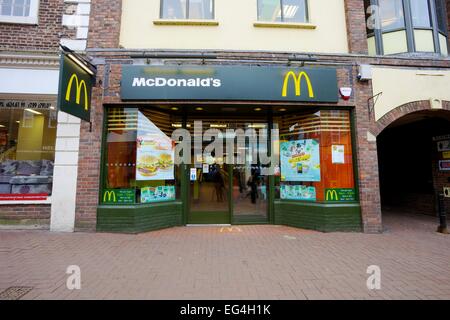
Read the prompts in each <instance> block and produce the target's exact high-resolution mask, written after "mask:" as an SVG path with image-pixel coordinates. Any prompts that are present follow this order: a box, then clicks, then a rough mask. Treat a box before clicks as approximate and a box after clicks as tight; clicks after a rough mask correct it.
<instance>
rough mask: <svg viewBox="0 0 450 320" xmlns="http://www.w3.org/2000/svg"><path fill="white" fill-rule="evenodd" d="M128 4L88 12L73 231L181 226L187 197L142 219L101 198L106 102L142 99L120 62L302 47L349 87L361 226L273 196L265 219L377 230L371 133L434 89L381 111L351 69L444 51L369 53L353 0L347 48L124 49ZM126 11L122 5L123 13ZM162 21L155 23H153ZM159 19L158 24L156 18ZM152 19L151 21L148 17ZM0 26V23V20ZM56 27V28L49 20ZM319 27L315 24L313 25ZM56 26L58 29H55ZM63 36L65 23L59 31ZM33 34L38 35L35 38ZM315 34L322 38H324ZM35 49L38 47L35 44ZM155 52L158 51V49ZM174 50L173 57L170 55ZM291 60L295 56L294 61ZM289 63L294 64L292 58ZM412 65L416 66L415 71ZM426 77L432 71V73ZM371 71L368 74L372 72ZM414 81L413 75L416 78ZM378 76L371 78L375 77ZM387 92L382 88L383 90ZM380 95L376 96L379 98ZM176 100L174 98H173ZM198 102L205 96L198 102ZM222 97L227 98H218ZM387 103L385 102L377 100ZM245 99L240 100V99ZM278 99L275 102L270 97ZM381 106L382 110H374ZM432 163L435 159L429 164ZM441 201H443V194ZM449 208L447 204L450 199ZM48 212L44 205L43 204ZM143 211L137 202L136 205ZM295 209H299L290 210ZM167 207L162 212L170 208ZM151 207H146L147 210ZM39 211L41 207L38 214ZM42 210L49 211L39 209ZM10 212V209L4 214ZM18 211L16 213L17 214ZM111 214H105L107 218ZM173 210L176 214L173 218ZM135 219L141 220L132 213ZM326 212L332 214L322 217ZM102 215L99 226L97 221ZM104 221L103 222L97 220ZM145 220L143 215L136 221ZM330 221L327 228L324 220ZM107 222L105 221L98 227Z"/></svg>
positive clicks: (219, 58) (221, 60) (199, 62)
mask: <svg viewBox="0 0 450 320" xmlns="http://www.w3.org/2000/svg"><path fill="white" fill-rule="evenodd" d="M129 4H130V3H129V2H127V1H121V0H114V1H103V0H99V1H95V2H93V3H92V5H91V16H90V22H89V26H90V27H89V36H88V42H87V50H86V51H87V57H88V59H90V60H91V62H92V63H94V64H95V65H96V66H97V68H98V69H97V85H96V86H95V88H94V89H93V96H92V113H91V118H92V119H91V121H92V127H91V126H90V125H89V124H88V123H85V122H82V123H81V125H80V138H79V154H78V165H77V168H78V170H77V184H76V185H77V187H76V188H77V189H76V206H75V222H74V225H75V230H80V231H95V230H105V231H127V232H128V231H130V232H138V231H144V230H152V229H157V228H161V227H167V226H171V225H183V224H186V223H188V222H189V221H186V217H185V216H184V215H185V213H184V210H185V208H186V204H185V203H184V202H183V203H181V204H180V208H181V209H180V211H177V210H178V209H176V210H174V211H176V213H173V212H172V211H171V210H172V209H170V210H169V209H167V208H165V207H164V208H162V207H160V206H155V208H156V209H148V211H151V210H156V212H158V210H160V211H161V212H163V213H164V212H165V211H164V210H169V211H170V213H168V214H167V215H163V213H161V215H158V214H157V213H154V215H155V219H154V221H148V219H150V218H148V219H147V220H146V218H142V217H141V216H140V215H141V213H140V211H139V210H141V209H140V208H138V206H136V208H134V209H133V210H136V214H135V215H134V216H133V217H131V218H129V217H124V216H123V215H122V212H123V210H122V211H121V212H116V211H114V210H113V209H112V208H111V207H110V206H104V205H102V204H101V200H100V199H101V195H102V188H103V187H102V150H103V149H104V143H105V142H104V130H105V129H104V128H105V124H104V123H105V117H106V111H105V110H106V108H107V107H114V106H125V107H133V106H135V105H136V104H144V105H145V103H144V102H142V101H140V102H133V101H125V100H124V99H122V97H121V81H122V68H123V66H124V65H133V64H136V63H137V64H139V63H142V61H141V60H143V59H140V58H139V57H138V56H139V55H143V54H144V55H145V53H147V54H148V56H151V55H154V56H153V58H152V57H150V58H145V59H147V62H146V63H149V65H152V64H155V65H157V66H161V65H166V66H173V65H180V66H192V65H195V66H205V65H206V66H212V67H214V66H220V65H227V66H245V65H262V66H269V67H270V66H279V65H280V64H286V63H287V61H289V58H290V57H292V55H297V54H298V55H302V56H304V55H305V54H308V55H309V56H308V57H313V60H312V61H309V62H307V63H308V66H312V67H317V68H320V67H324V66H332V67H333V68H335V69H336V73H337V82H338V87H337V88H336V90H338V88H343V87H349V88H352V90H353V91H352V95H351V97H350V99H349V100H343V99H342V98H339V100H338V102H337V103H336V104H334V105H333V108H335V109H340V108H343V109H345V110H350V111H351V113H352V123H353V139H354V141H353V143H354V144H353V145H354V147H355V150H354V159H355V160H356V163H355V164H354V166H355V176H356V182H357V184H358V185H357V189H358V191H359V194H358V206H359V210H360V211H359V212H360V221H359V223H360V228H357V227H356V228H355V220H354V216H352V217H347V216H346V215H345V214H342V216H340V217H338V218H337V217H336V216H334V215H331V214H330V216H327V214H324V215H323V216H321V218H320V219H322V220H320V221H319V220H315V219H318V218H316V217H313V216H312V215H311V216H310V215H308V214H307V213H306V211H305V212H304V213H302V211H301V210H302V209H295V207H294V208H291V207H288V206H286V204H285V203H283V201H279V202H277V201H275V204H269V206H273V207H274V208H272V209H271V210H272V211H273V212H272V216H271V218H270V219H271V220H270V222H271V223H278V224H287V225H292V226H298V227H306V228H314V229H318V230H323V231H333V230H362V231H364V232H367V233H377V232H381V231H382V230H383V229H382V213H381V212H382V207H381V205H382V201H381V198H380V176H379V163H378V148H377V136H379V134H381V132H383V130H384V129H386V128H387V127H389V126H390V125H392V124H393V123H394V122H395V121H396V120H398V119H401V118H402V117H404V116H407V115H410V114H412V113H415V112H418V111H431V110H432V109H433V106H432V103H431V102H430V99H432V98H437V95H438V94H437V93H436V94H434V93H433V92H430V93H429V98H430V99H419V100H417V99H416V98H415V96H414V95H411V99H412V100H408V98H406V101H407V103H405V104H402V105H395V106H391V107H390V109H389V110H386V112H384V111H383V112H384V113H383V112H381V111H380V110H381V109H379V106H377V102H376V101H375V99H374V97H376V95H377V94H378V93H379V92H375V87H376V86H377V85H378V84H379V83H380V82H383V81H382V80H383V79H381V80H380V79H377V80H376V79H375V78H373V79H367V80H366V81H360V80H359V78H358V76H359V73H360V71H361V69H360V66H361V65H363V66H370V69H373V70H379V69H381V70H384V69H389V70H394V71H396V70H398V71H399V72H401V71H402V70H406V71H412V72H416V71H417V72H418V71H419V70H426V72H430V73H433V72H442V73H443V74H444V73H445V72H447V70H448V68H449V67H450V60H449V58H448V57H445V56H439V55H436V54H433V55H430V54H424V55H417V54H409V53H406V54H400V55H390V56H382V55H377V56H371V55H368V52H369V49H368V41H367V37H368V36H367V32H366V13H365V11H366V10H365V5H364V1H360V0H345V1H343V4H344V7H345V25H346V30H347V35H346V39H347V47H348V52H342V53H329V52H320V53H316V51H315V50H314V48H311V50H310V51H306V52H305V51H298V52H295V51H294V52H292V51H290V52H283V51H278V50H272V51H268V50H235V49H227V48H223V49H221V50H219V49H206V48H207V47H208V44H207V43H205V49H204V50H201V49H186V48H181V47H180V48H178V49H173V48H161V47H146V48H144V49H134V48H124V47H123V45H122V39H123V38H124V37H125V36H126V35H125V32H124V27H123V25H122V22H123V21H122V19H124V17H126V15H125V14H124V12H125V11H124V9H123V8H124V6H128V5H129ZM446 5H447V14H448V15H447V16H448V17H449V18H450V14H449V13H450V1H446ZM126 13H128V11H127V12H126ZM158 23H161V22H158ZM162 23H165V21H164V20H163V21H162ZM446 23H447V27H446V29H447V30H449V25H450V23H449V22H448V21H447V22H446ZM154 24H155V25H156V24H157V23H155V22H154ZM0 26H1V25H0ZM196 27H198V28H201V27H199V26H189V25H188V26H184V27H183V26H175V25H171V26H169V27H168V28H180V30H181V28H196ZM55 28H56V27H55ZM319 28H320V25H319ZM58 32H59V31H58ZM61 32H63V33H64V32H65V33H67V34H69V35H73V33H72V34H71V33H70V32H71V30H69V31H63V28H62V31H61ZM38 41H39V40H38ZM322 41H326V39H323V40H322ZM37 49H38V48H37ZM202 54H209V55H214V56H215V58H214V60H208V59H201V58H191V59H189V58H185V57H184V58H181V57H182V56H189V55H197V56H201V55H202ZM158 55H159V56H158ZM177 56H180V58H176V57H177ZM294 65H295V62H294ZM296 67H301V64H300V63H298V64H297V65H296ZM417 72H416V73H417ZM431 76H432V75H431ZM374 77H375V74H374ZM418 81H419V80H418ZM376 82H377V83H376ZM385 92H386V93H387V90H385ZM184 100H185V101H184V102H183V103H185V104H187V105H189V104H192V103H196V102H198V101H189V97H188V96H187V97H186V99H184ZM382 102H383V101H382ZM147 103H148V105H151V104H153V105H154V104H155V103H159V104H163V105H168V106H171V105H175V102H174V101H156V102H155V101H153V102H151V103H150V102H147ZM176 103H177V105H178V104H180V102H179V101H177V102H176ZM202 103H205V102H204V101H202ZM222 103H226V101H222ZM233 103H243V102H242V101H240V102H239V101H237V102H236V101H234V102H233ZM383 103H386V104H389V101H387V102H383ZM244 104H245V103H244ZM274 105H277V104H274ZM305 105H306V104H305V103H299V104H298V106H299V107H302V106H305ZM313 106H314V107H318V108H320V107H322V106H323V104H320V103H317V104H313ZM438 108H439V109H440V112H445V111H447V112H448V111H450V99H449V100H446V99H444V100H443V101H441V103H440V105H439V106H438ZM380 113H381V116H380ZM435 163H436V162H434V164H435ZM433 168H434V174H433V177H434V182H433V183H434V187H435V190H439V189H441V188H442V187H444V186H446V185H448V183H449V181H448V173H446V172H440V171H438V170H436V168H435V167H433ZM429 200H430V199H429V198H426V199H425V198H424V201H423V202H429ZM447 204H449V203H448V201H447ZM449 207H450V206H449ZM2 208H4V210H3V212H5V213H6V212H9V211H10V210H9V209H6V208H7V207H3V206H2ZM44 208H45V210H47V211H48V206H47V207H44ZM142 210H143V209H142ZM296 210H300V211H296ZM169 211H168V212H169ZM152 212H153V211H152ZM43 214H44V213H43ZM46 214H47V215H48V214H49V211H48V212H47V213H46ZM10 216H11V217H14V216H15V213H14V210H13V209H12V212H11V214H10ZM8 217H9V216H8ZM16 217H17V216H16ZM109 217H111V218H109ZM174 217H175V218H174ZM139 219H141V220H139ZM327 219H331V220H333V221H330V220H327ZM99 220H101V221H102V222H101V225H99ZM103 221H106V222H103ZM142 221H144V222H142ZM120 224H124V225H125V224H133V225H135V226H136V227H135V228H133V227H130V228H126V227H121V226H120ZM328 224H329V225H330V227H326V226H325V225H328ZM105 225H106V227H105Z"/></svg>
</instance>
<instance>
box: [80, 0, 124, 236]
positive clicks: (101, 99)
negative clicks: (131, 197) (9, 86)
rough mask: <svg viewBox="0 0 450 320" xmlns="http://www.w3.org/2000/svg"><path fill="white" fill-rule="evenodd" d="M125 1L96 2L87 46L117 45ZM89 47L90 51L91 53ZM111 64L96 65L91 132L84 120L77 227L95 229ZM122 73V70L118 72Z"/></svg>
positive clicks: (109, 46)
mask: <svg viewBox="0 0 450 320" xmlns="http://www.w3.org/2000/svg"><path fill="white" fill-rule="evenodd" d="M121 14H122V1H121V0H109V1H93V2H92V7H91V17H90V25H89V38H88V48H89V49H95V48H118V47H119V38H120V18H121ZM89 49H88V54H89ZM112 73H114V74H116V73H117V72H116V70H110V66H109V64H108V63H105V64H102V65H98V66H97V86H96V87H95V88H94V89H93V91H92V111H91V121H92V131H91V130H90V125H89V123H86V122H83V123H82V124H81V131H80V153H79V164H78V186H77V207H76V217H75V229H76V230H84V231H94V230H95V229H96V225H97V206H98V200H99V190H100V187H101V186H100V168H101V147H102V133H103V110H104V109H103V103H105V102H106V101H107V96H108V94H109V90H110V88H111V87H110V82H109V80H110V79H109V78H110V74H112ZM119 74H120V71H119Z"/></svg>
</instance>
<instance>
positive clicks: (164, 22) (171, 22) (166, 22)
mask: <svg viewBox="0 0 450 320" xmlns="http://www.w3.org/2000/svg"><path fill="white" fill-rule="evenodd" d="M153 24H154V25H156V26H209V27H215V26H218V25H219V21H217V20H206V19H205V20H188V19H186V20H182V19H159V20H153Z"/></svg>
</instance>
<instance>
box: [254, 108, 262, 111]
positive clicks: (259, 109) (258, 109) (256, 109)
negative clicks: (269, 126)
mask: <svg viewBox="0 0 450 320" xmlns="http://www.w3.org/2000/svg"><path fill="white" fill-rule="evenodd" d="M254 110H255V111H261V110H262V109H261V108H255V109H254Z"/></svg>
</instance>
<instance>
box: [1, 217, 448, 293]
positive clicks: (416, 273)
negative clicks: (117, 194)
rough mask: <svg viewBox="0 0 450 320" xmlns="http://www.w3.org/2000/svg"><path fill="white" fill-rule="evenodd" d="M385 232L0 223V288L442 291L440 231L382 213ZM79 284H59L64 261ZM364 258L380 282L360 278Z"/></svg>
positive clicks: (444, 260)
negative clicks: (128, 229)
mask: <svg viewBox="0 0 450 320" xmlns="http://www.w3.org/2000/svg"><path fill="white" fill-rule="evenodd" d="M384 219H385V220H384V221H385V226H386V228H387V230H386V232H385V233H384V234H381V235H367V234H358V233H330V234H323V233H318V232H312V231H305V230H299V229H294V228H288V227H283V226H240V227H238V228H234V229H233V230H232V231H230V230H228V229H226V228H225V229H222V230H221V228H218V227H180V228H173V229H167V230H162V231H157V232H150V233H146V234H140V235H122V234H104V233H96V234H85V233H75V234H55V233H49V232H47V231H29V230H28V231H0V292H1V291H3V290H4V289H6V288H9V287H11V286H31V287H33V289H32V290H31V291H30V292H29V293H28V294H26V295H25V296H24V297H23V299H119V298H120V299H450V236H445V235H441V234H437V233H435V232H434V231H435V229H436V219H435V218H432V217H431V218H430V217H423V216H417V215H407V216H405V215H404V216H399V215H385V216H384ZM69 265H78V266H80V268H81V279H82V288H81V290H75V291H70V290H68V289H67V288H66V279H67V275H66V273H65V271H66V268H67V266H69ZM369 265H378V266H380V267H381V271H382V282H381V285H382V288H381V290H379V291H369V290H368V289H367V287H366V280H367V277H368V275H367V274H366V269H367V267H368V266H369Z"/></svg>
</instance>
